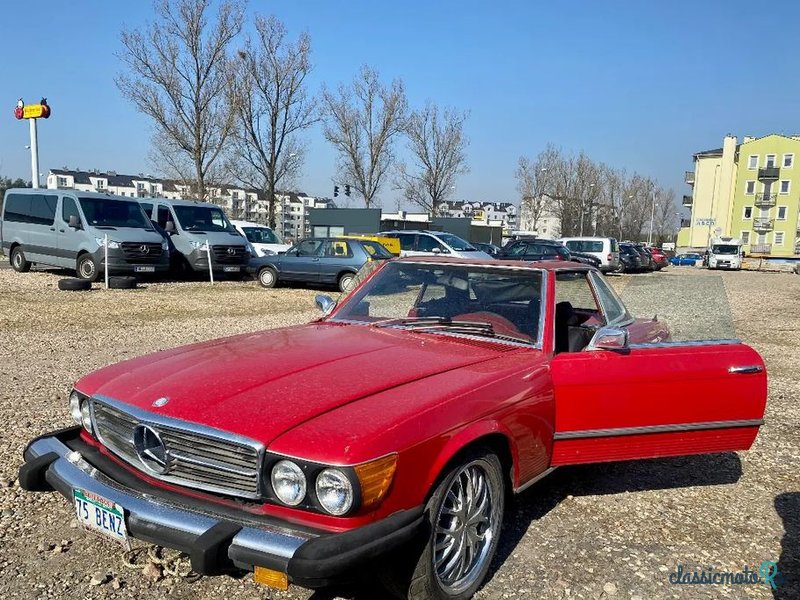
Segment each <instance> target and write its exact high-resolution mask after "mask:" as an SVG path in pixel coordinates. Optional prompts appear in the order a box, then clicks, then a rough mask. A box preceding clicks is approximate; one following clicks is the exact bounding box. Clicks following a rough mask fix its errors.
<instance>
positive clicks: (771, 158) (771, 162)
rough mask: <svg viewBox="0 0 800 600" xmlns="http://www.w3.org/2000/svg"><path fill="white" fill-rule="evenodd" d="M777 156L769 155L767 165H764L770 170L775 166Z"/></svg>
mask: <svg viewBox="0 0 800 600" xmlns="http://www.w3.org/2000/svg"><path fill="white" fill-rule="evenodd" d="M775 159H776V157H775V155H774V154H767V164H766V165H764V166H765V167H767V168H768V169H769V168H771V167H774V166H775Z"/></svg>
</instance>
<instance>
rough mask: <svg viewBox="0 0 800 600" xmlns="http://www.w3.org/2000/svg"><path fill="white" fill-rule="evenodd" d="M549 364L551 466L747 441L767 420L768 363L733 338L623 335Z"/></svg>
mask: <svg viewBox="0 0 800 600" xmlns="http://www.w3.org/2000/svg"><path fill="white" fill-rule="evenodd" d="M617 331H619V330H617ZM551 369H552V377H553V383H554V387H555V436H554V444H553V456H552V461H551V462H552V466H558V465H570V464H579V463H593V462H604V461H616V460H629V459H641V458H655V457H664V456H679V455H684V454H704V453H711V452H725V451H732V450H746V449H748V448H749V447H750V446H751V444H752V443H753V441H754V440H755V437H756V434H757V433H758V428H759V426H760V425H761V424H762V423H763V417H764V409H765V406H766V397H767V375H766V370H765V368H764V362H763V360H762V359H761V357H760V356H759V354H758V353H757V352H756V351H755V350H753V349H752V348H750V347H749V346H747V345H745V344H742V343H739V342H737V341H725V340H721V341H718V342H706V341H703V342H668V343H661V344H650V345H647V344H642V345H632V346H627V345H626V344H624V343H623V344H620V347H619V348H618V349H615V350H611V349H595V350H584V351H582V352H564V353H561V354H557V355H556V356H554V357H553V359H552V362H551Z"/></svg>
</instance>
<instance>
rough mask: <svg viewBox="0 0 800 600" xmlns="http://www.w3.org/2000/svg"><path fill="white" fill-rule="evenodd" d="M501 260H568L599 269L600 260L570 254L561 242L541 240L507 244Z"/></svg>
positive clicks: (523, 240) (532, 239)
mask: <svg viewBox="0 0 800 600" xmlns="http://www.w3.org/2000/svg"><path fill="white" fill-rule="evenodd" d="M497 258H500V259H502V260H525V261H534V260H569V261H575V262H580V263H583V264H587V265H590V266H592V267H599V266H600V260H599V259H597V258H596V257H594V256H591V255H588V254H583V253H581V252H570V250H569V248H567V247H566V246H565V245H564V244H562V243H561V242H558V241H556V240H545V239H542V238H530V239H524V238H521V239H517V240H512V241H510V242H508V243H507V244H506V245H505V246H504V247H503V250H502V252H501V253H500V255H499V256H498V257H497Z"/></svg>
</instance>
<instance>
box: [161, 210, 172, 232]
mask: <svg viewBox="0 0 800 600" xmlns="http://www.w3.org/2000/svg"><path fill="white" fill-rule="evenodd" d="M167 221H173V219H172V215H171V214H170V212H169V209H168V208H167V207H166V206H159V207H158V224H159V226H160V227H161V228H162V229H166V228H167ZM173 222H174V221H173Z"/></svg>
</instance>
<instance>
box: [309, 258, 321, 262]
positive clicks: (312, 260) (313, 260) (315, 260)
mask: <svg viewBox="0 0 800 600" xmlns="http://www.w3.org/2000/svg"><path fill="white" fill-rule="evenodd" d="M311 262H319V259H318V258H312V259H311Z"/></svg>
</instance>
